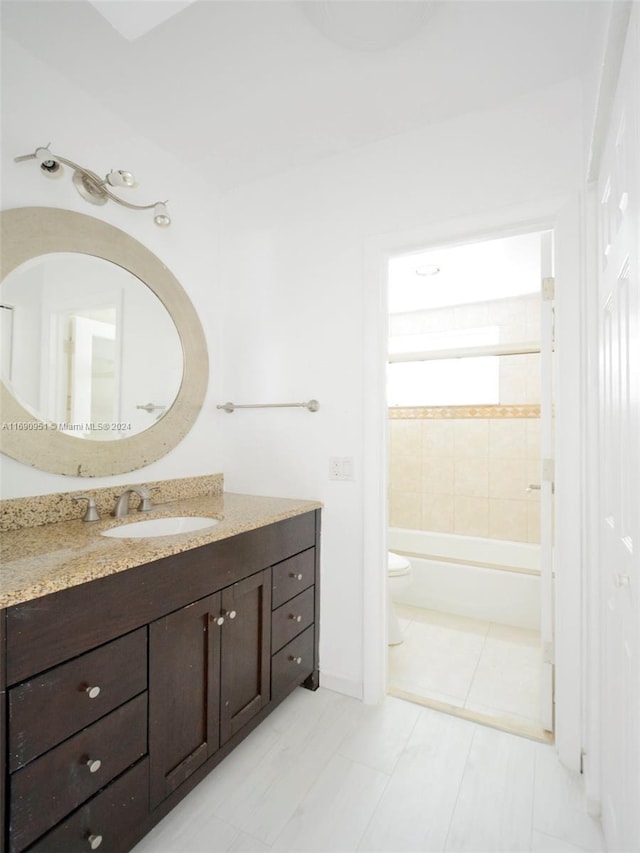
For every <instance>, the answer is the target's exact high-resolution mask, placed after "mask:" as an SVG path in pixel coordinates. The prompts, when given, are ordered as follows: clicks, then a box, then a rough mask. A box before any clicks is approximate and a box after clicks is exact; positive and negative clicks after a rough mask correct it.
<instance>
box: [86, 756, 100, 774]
mask: <svg viewBox="0 0 640 853" xmlns="http://www.w3.org/2000/svg"><path fill="white" fill-rule="evenodd" d="M87 767H88V768H89V773H97V772H98V770H100V768H101V767H102V761H100V759H99V758H88V759H87Z"/></svg>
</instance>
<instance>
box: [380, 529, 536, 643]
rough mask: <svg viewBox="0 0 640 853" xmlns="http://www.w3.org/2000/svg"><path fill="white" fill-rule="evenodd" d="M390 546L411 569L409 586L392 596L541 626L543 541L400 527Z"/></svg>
mask: <svg viewBox="0 0 640 853" xmlns="http://www.w3.org/2000/svg"><path fill="white" fill-rule="evenodd" d="M388 546H389V550H390V551H395V552H396V553H399V554H404V555H406V556H407V557H409V559H410V561H411V566H412V569H413V583H412V585H411V588H410V589H408V590H407V592H406V593H404V594H403V595H399V596H394V601H397V602H398V603H401V604H412V605H414V606H415V607H424V608H426V609H428V610H441V611H444V612H446V613H455V614H456V615H458V616H468V617H470V618H473V619H485V620H487V621H489V622H499V623H501V624H503V625H514V626H516V627H518V628H532V629H534V630H539V628H540V546H539V545H532V544H529V543H526V542H505V541H502V540H499V539H483V538H480V537H475V536H456V535H454V534H451V533H430V532H425V531H422V530H406V529H403V528H397V527H396V528H390V530H389V532H388ZM477 563H482V564H483V565H475V564H477Z"/></svg>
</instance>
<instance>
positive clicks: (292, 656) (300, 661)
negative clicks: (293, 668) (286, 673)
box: [289, 655, 302, 666]
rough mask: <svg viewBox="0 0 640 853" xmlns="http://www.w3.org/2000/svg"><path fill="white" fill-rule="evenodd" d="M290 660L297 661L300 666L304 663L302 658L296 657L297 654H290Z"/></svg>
mask: <svg viewBox="0 0 640 853" xmlns="http://www.w3.org/2000/svg"><path fill="white" fill-rule="evenodd" d="M289 660H291V661H293V662H294V663H297V664H298V666H300V664H301V663H302V658H300V657H296V656H295V655H289Z"/></svg>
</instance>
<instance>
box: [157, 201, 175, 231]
mask: <svg viewBox="0 0 640 853" xmlns="http://www.w3.org/2000/svg"><path fill="white" fill-rule="evenodd" d="M153 221H154V222H155V223H156V225H159V226H160V227H161V228H166V227H167V226H168V225H171V217H170V216H169V212H168V211H167V205H166V204H164V202H162V201H159V202H158V203H157V204H156V206H155V207H154V208H153Z"/></svg>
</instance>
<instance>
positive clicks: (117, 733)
mask: <svg viewBox="0 0 640 853" xmlns="http://www.w3.org/2000/svg"><path fill="white" fill-rule="evenodd" d="M319 534H320V511H319V510H316V511H312V512H309V513H305V514H303V515H299V516H295V517H294V518H290V519H285V520H284V521H280V522H277V523H274V524H270V525H267V526H265V527H262V528H258V529H256V530H252V531H248V532H246V533H242V534H238V535H236V536H233V537H230V538H229V539H224V540H221V541H219V542H215V543H212V544H210V545H205V546H202V547H199V548H195V549H193V550H191V551H185V552H183V553H181V554H177V555H175V556H172V557H166V558H163V559H161V560H157V561H155V562H153V563H148V564H145V565H142V566H139V567H137V568H134V569H128V570H126V571H124V572H121V573H119V574H116V575H111V576H109V577H106V578H102V579H99V580H95V581H91V582H90V583H86V584H82V585H81V586H77V587H71V588H69V589H67V590H64V591H62V592H58V593H54V594H51V595H46V596H44V597H41V598H38V599H34V600H32V601H29V602H26V603H24V604H18V605H15V606H13V607H10V608H8V609H7V610H5V611H0V613H1V614H2V620H1V623H0V625H1V630H0V651H2V654H1V655H0V658H1V661H0V676H4V675H5V670H6V677H5V680H4V682H3V683H2V684H0V688H1V689H2V694H1V695H2V707H1V715H0V724H1V727H2V728H4V729H6V733H5V735H4V736H3V737H2V738H1V743H2V748H3V751H4V748H5V746H6V748H7V754H6V756H4V754H3V772H2V799H1V801H0V808H2V809H3V810H4V812H3V814H4V820H3V827H4V831H3V835H2V850H3V851H4V850H7V851H11V853H22V851H24V850H29V851H42V853H49V851H51V853H53V852H54V851H61V853H62V851H64V853H73V851H76V850H77V851H86V850H92V849H100V850H104V851H109V853H126V851H128V850H130V849H131V847H132V846H133V845H134V844H135V843H136V842H137V841H138V840H139V839H140V838H141V837H142V836H143V835H144V834H146V832H148V831H149V829H150V828H151V827H152V826H153V825H154V824H155V823H157V822H158V820H160V819H161V818H162V817H163V816H164V815H165V814H166V813H167V812H168V811H169V810H170V809H171V808H173V806H174V805H175V804H176V803H177V802H179V800H180V799H181V798H182V797H184V796H185V794H186V793H188V792H189V791H190V790H191V789H192V788H193V787H194V786H195V785H196V784H197V783H198V782H199V781H200V780H201V779H202V778H203V777H204V776H205V775H206V774H207V773H208V772H210V771H211V770H212V769H213V768H214V767H215V766H216V764H218V763H219V762H220V761H221V760H222V759H223V758H224V757H225V756H226V755H227V754H228V753H229V752H230V751H231V750H232V749H233V748H234V747H235V746H236V744H237V743H239V742H240V741H241V740H242V739H243V738H244V737H246V735H247V734H248V733H249V732H250V731H251V730H252V729H253V728H254V727H255V726H256V725H258V724H259V722H260V721H261V720H262V719H264V717H265V716H267V715H268V714H269V713H270V711H271V710H272V709H273V708H274V707H275V706H276V705H277V704H278V702H280V701H281V700H282V699H283V698H284V697H285V696H287V695H288V694H289V693H290V692H291V690H293V689H295V687H296V686H298V685H301V684H304V685H305V686H306V687H309V688H311V689H315V688H316V687H317V686H318V616H319V585H318V583H319V571H318V570H319Z"/></svg>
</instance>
